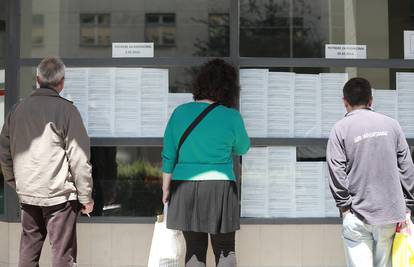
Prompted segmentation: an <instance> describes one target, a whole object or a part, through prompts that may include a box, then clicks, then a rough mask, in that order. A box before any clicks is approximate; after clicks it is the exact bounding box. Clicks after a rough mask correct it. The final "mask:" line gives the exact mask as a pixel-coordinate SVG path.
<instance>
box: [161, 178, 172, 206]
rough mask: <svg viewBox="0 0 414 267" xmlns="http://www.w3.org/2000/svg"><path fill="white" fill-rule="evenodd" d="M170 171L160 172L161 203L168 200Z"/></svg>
mask: <svg viewBox="0 0 414 267" xmlns="http://www.w3.org/2000/svg"><path fill="white" fill-rule="evenodd" d="M171 177H172V174H171V173H165V172H163V173H162V203H163V204H166V203H167V202H168V201H169V200H170V185H171Z"/></svg>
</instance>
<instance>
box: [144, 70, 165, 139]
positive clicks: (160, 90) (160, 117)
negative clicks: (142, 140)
mask: <svg viewBox="0 0 414 267" xmlns="http://www.w3.org/2000/svg"><path fill="white" fill-rule="evenodd" d="M167 113H168V70H164V69H142V76H141V136H143V137H161V136H163V135H164V129H165V126H166V124H167Z"/></svg>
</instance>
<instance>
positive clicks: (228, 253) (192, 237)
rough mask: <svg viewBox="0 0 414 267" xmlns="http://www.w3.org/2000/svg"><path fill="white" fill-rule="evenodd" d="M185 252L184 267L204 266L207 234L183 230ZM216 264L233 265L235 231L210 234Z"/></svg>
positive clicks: (226, 266) (223, 266) (234, 263)
mask: <svg viewBox="0 0 414 267" xmlns="http://www.w3.org/2000/svg"><path fill="white" fill-rule="evenodd" d="M183 234H184V238H185V243H186V245H187V252H186V255H185V266H186V267H204V266H206V257H207V247H208V234H207V233H199V232H189V231H184V232H183ZM210 238H211V245H212V247H213V252H214V256H215V258H216V265H217V266H220V267H235V266H236V253H235V240H234V238H235V232H231V233H226V234H215V235H213V234H210Z"/></svg>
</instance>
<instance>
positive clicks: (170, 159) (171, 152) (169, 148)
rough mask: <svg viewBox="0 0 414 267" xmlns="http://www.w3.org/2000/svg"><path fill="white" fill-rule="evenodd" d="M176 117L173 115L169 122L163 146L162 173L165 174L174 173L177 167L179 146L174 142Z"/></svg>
mask: <svg viewBox="0 0 414 267" xmlns="http://www.w3.org/2000/svg"><path fill="white" fill-rule="evenodd" d="M174 115H175V113H173V114H172V115H171V117H170V119H169V120H168V123H167V127H166V128H165V132H164V140H163V146H162V154H161V156H162V171H163V172H165V173H172V172H173V170H174V166H175V159H176V151H177V145H176V143H175V140H174V134H173V127H174V123H173V120H174Z"/></svg>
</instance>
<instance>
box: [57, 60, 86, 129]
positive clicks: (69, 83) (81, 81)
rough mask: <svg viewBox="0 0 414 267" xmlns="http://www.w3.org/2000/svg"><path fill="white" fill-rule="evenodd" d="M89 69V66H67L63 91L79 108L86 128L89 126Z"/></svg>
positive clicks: (63, 94) (65, 96)
mask: <svg viewBox="0 0 414 267" xmlns="http://www.w3.org/2000/svg"><path fill="white" fill-rule="evenodd" d="M88 71H89V69H88V68H66V70H65V88H64V89H63V91H62V93H61V94H62V96H63V97H64V98H66V99H68V100H70V101H72V102H73V104H74V105H75V106H76V107H77V108H78V110H79V112H80V114H81V117H82V120H83V123H84V125H85V127H86V128H88V95H89V93H88V92H89V89H88V73H89V72H88Z"/></svg>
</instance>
